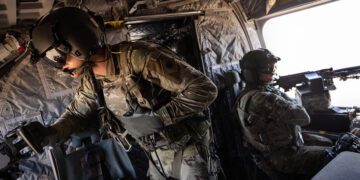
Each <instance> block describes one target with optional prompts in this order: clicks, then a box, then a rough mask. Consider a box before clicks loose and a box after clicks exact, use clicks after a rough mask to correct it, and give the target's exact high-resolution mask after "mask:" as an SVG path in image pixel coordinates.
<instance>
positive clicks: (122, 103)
mask: <svg viewBox="0 0 360 180" xmlns="http://www.w3.org/2000/svg"><path fill="white" fill-rule="evenodd" d="M109 50H110V49H109ZM111 51H112V52H113V53H112V54H113V55H114V54H115V55H114V56H115V57H113V56H111V55H108V57H109V61H107V65H106V66H107V69H106V70H107V75H106V76H105V77H100V76H96V79H98V81H99V82H100V83H99V84H101V85H102V89H103V93H104V98H105V103H106V106H107V108H108V109H109V110H110V112H111V113H112V114H113V115H114V116H115V117H116V119H118V120H120V124H122V125H123V126H124V127H125V128H126V127H127V126H128V124H127V122H128V121H127V120H130V121H133V118H134V117H135V114H136V113H138V114H140V115H144V114H146V115H149V117H150V116H151V117H156V118H157V119H160V121H161V123H159V122H157V121H154V122H155V125H154V127H153V131H154V133H151V135H141V133H140V134H139V133H138V132H130V131H129V133H130V134H131V135H132V136H134V137H135V138H136V139H137V140H138V142H139V143H140V144H141V145H142V146H143V147H144V148H145V149H146V150H147V151H148V152H152V153H151V154H152V155H153V154H154V152H153V149H152V147H151V143H150V141H149V137H150V136H151V137H156V138H155V139H156V144H155V147H156V148H157V152H158V154H159V156H160V157H161V161H164V162H163V163H162V164H163V165H164V166H165V167H164V168H165V169H167V173H168V174H167V176H170V175H172V173H171V170H172V168H171V166H172V163H171V162H172V161H173V159H174V156H173V155H174V154H175V153H178V152H181V154H182V156H183V157H182V158H181V159H182V162H181V163H182V164H181V169H180V171H181V175H180V179H195V178H198V177H203V179H207V177H206V176H207V171H206V161H205V160H204V159H203V158H202V157H200V156H199V153H198V152H197V149H196V148H195V147H197V146H199V145H200V144H201V145H203V144H204V143H201V141H202V140H204V137H206V134H207V132H208V128H209V125H210V124H209V122H208V121H207V120H196V119H193V116H194V115H195V114H199V113H200V112H202V111H203V110H204V109H205V108H206V107H208V106H209V105H210V104H211V103H212V102H213V101H214V99H215V98H216V96H217V89H216V86H215V85H214V84H213V83H212V82H211V81H210V80H209V79H208V78H207V77H206V76H205V75H203V74H202V73H200V72H199V71H197V70H196V69H194V68H193V67H191V66H190V65H188V64H186V63H185V62H183V61H182V60H181V59H180V58H179V57H178V56H176V55H175V54H174V53H173V52H171V51H170V50H168V49H166V48H164V47H161V46H159V45H156V44H153V43H147V42H134V43H124V44H119V45H115V46H112V47H111ZM109 54H110V53H109ZM96 112H97V110H96V98H95V96H94V88H93V86H92V80H91V76H90V73H89V71H85V72H84V74H83V77H82V79H81V86H80V87H79V89H78V90H77V91H76V94H75V99H74V101H73V102H72V103H71V104H70V105H69V106H68V108H67V111H66V112H65V113H64V114H63V115H62V116H61V117H60V118H59V119H58V121H57V122H56V123H55V124H54V125H53V127H55V128H56V130H57V132H58V136H59V138H60V139H61V140H64V139H65V138H67V137H69V135H70V134H72V133H74V132H77V131H80V130H82V129H84V128H86V127H88V126H89V124H90V123H89V122H90V119H91V117H94V115H95V116H96V114H95V113H96ZM138 114H137V115H138ZM140 117H142V116H140ZM140 119H141V120H142V122H143V123H148V124H149V125H148V126H153V123H152V122H146V121H147V119H145V118H140ZM135 120H138V119H135ZM149 121H150V120H149ZM143 123H141V124H143ZM141 124H140V123H139V124H138V125H139V126H138V127H135V128H134V127H132V129H133V131H134V129H135V131H138V130H140V131H141V129H142V128H148V127H144V126H141ZM135 126H136V125H135ZM147 133H149V132H147ZM205 144H206V143H205ZM154 160H156V158H155V159H154ZM168 162H169V163H168ZM156 171H157V170H156V169H154V168H150V174H151V177H156V176H155V175H154V174H156V173H157V172H156ZM159 178H160V177H159ZM177 178H179V177H177ZM155 179H157V178H155Z"/></svg>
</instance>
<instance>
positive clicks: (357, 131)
mask: <svg viewBox="0 0 360 180" xmlns="http://www.w3.org/2000/svg"><path fill="white" fill-rule="evenodd" d="M351 133H352V134H354V135H355V136H357V137H360V128H354V129H353V130H351Z"/></svg>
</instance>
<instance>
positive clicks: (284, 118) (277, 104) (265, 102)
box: [249, 92, 310, 126]
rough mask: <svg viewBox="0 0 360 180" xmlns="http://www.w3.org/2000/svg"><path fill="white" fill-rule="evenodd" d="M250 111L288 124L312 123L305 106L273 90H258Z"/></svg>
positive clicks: (301, 124) (252, 100)
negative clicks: (272, 91)
mask: <svg viewBox="0 0 360 180" xmlns="http://www.w3.org/2000/svg"><path fill="white" fill-rule="evenodd" d="M249 111H250V112H255V113H256V114H261V115H262V116H263V117H267V118H269V119H273V120H277V121H280V122H283V123H286V124H294V125H300V126H303V125H307V124H309V123H310V117H309V115H308V114H307V112H306V110H305V108H304V107H302V106H301V105H299V104H298V103H296V102H295V101H293V100H291V101H289V100H286V99H285V98H284V97H282V96H279V95H276V94H274V93H271V92H258V93H256V94H255V95H253V97H252V99H251V102H250V105H249Z"/></svg>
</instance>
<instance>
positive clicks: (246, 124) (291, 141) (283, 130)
mask: <svg viewBox="0 0 360 180" xmlns="http://www.w3.org/2000/svg"><path fill="white" fill-rule="evenodd" d="M258 92H259V90H257V89H254V90H250V91H248V92H246V93H245V94H243V95H242V96H241V97H240V99H239V100H238V104H237V109H236V113H237V116H238V119H239V121H240V125H241V128H242V134H243V138H244V139H243V140H244V142H245V143H249V144H250V145H252V146H253V147H254V148H255V149H257V150H259V151H261V152H272V151H274V150H276V151H279V150H286V149H294V148H297V147H299V146H301V145H302V144H303V143H302V142H301V141H300V138H298V136H299V135H301V134H300V129H299V128H300V126H294V125H288V124H285V123H282V122H276V120H272V119H269V118H267V117H263V116H261V115H258V114H255V113H252V112H248V106H249V103H250V101H251V98H252V96H253V95H255V94H256V93H258Z"/></svg>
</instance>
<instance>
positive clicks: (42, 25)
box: [30, 7, 104, 69]
mask: <svg viewBox="0 0 360 180" xmlns="http://www.w3.org/2000/svg"><path fill="white" fill-rule="evenodd" d="M103 30H104V28H103V22H102V19H101V17H100V16H95V15H94V14H93V13H92V12H90V11H89V12H86V11H83V10H81V9H79V8H75V7H63V8H59V9H57V10H54V11H51V12H49V13H48V14H47V15H45V16H43V17H41V18H40V19H39V20H38V22H37V23H36V25H35V27H34V28H33V29H32V30H31V31H30V38H31V43H30V47H31V52H32V57H31V60H32V62H34V63H35V62H37V61H38V60H39V59H41V58H43V59H45V60H46V61H47V62H49V63H50V64H51V65H52V66H54V67H56V68H60V69H61V68H62V67H63V66H64V65H65V62H66V56H67V55H68V54H69V55H71V56H74V57H76V58H78V59H80V60H88V58H89V57H90V56H91V55H93V54H95V53H96V51H97V50H99V49H100V48H102V47H103V46H104V31H103Z"/></svg>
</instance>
